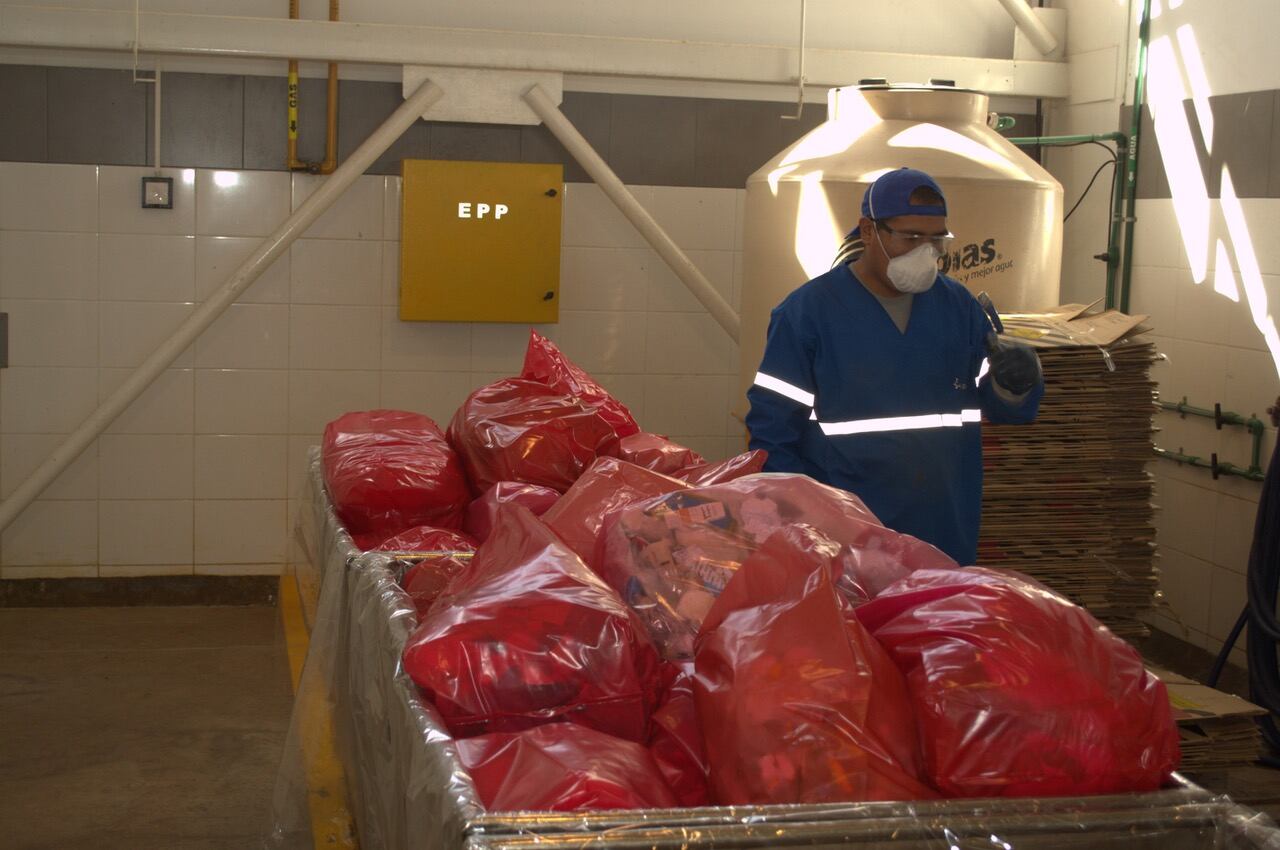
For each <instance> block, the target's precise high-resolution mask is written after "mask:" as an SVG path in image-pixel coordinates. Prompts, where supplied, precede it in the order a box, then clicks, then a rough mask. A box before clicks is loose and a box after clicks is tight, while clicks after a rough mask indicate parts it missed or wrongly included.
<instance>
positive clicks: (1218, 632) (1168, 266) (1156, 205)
mask: <svg viewBox="0 0 1280 850" xmlns="http://www.w3.org/2000/svg"><path fill="white" fill-rule="evenodd" d="M1241 205H1242V208H1243V212H1244V217H1245V220H1246V222H1247V224H1248V229H1249V230H1250V232H1251V234H1253V237H1252V239H1251V242H1252V246H1251V247H1252V251H1246V252H1244V254H1245V256H1247V255H1248V254H1249V253H1252V254H1253V255H1255V256H1256V257H1257V271H1258V274H1257V275H1256V276H1254V275H1253V274H1252V272H1251V271H1250V269H1251V268H1252V266H1253V263H1252V262H1250V261H1248V260H1247V259H1246V260H1245V262H1244V265H1245V267H1246V272H1245V273H1243V274H1242V273H1241V270H1240V266H1241V262H1240V257H1239V253H1241V252H1237V251H1235V250H1227V251H1226V252H1225V253H1224V254H1223V255H1222V257H1221V258H1220V257H1219V255H1218V252H1217V251H1216V250H1213V251H1209V252H1208V256H1209V270H1208V273H1207V275H1206V276H1205V280H1204V281H1203V282H1201V283H1196V281H1195V275H1194V274H1193V273H1192V270H1191V266H1192V263H1191V261H1190V260H1189V258H1188V255H1189V253H1196V251H1197V249H1196V248H1194V247H1193V248H1192V249H1191V250H1190V251H1188V249H1187V248H1186V247H1185V246H1184V244H1183V239H1182V237H1181V235H1180V231H1179V229H1178V227H1177V223H1176V216H1175V214H1174V201H1172V200H1144V201H1139V202H1138V210H1137V212H1138V215H1137V220H1138V230H1137V234H1136V236H1135V253H1134V257H1135V262H1136V263H1137V265H1136V266H1135V268H1134V273H1133V295H1132V304H1131V307H1132V310H1133V311H1134V312H1135V313H1146V314H1149V315H1150V316H1151V317H1152V319H1151V323H1152V325H1153V326H1154V328H1155V329H1156V334H1157V335H1156V341H1157V342H1158V343H1159V346H1160V350H1161V351H1162V352H1164V354H1165V355H1166V356H1167V360H1166V361H1165V362H1164V363H1162V364H1160V365H1158V366H1157V367H1156V371H1155V375H1156V378H1157V379H1158V380H1159V382H1160V393H1161V397H1162V398H1163V399H1165V400H1169V401H1179V400H1181V399H1182V398H1183V397H1184V396H1185V397H1186V398H1187V400H1188V401H1189V402H1190V403H1192V404H1194V405H1196V406H1198V407H1205V408H1212V407H1213V405H1214V403H1215V402H1216V403H1220V404H1222V406H1223V409H1224V410H1230V411H1234V412H1236V413H1240V414H1243V415H1245V416H1249V415H1256V416H1258V417H1259V418H1260V419H1263V420H1264V421H1266V422H1267V426H1268V427H1267V430H1266V434H1265V436H1264V438H1263V442H1262V457H1261V463H1262V466H1263V468H1264V469H1265V468H1266V466H1267V464H1268V463H1269V461H1270V458H1271V453H1272V450H1273V449H1274V447H1275V443H1276V432H1275V429H1273V428H1272V427H1270V421H1269V419H1268V418H1267V416H1266V408H1267V407H1268V406H1270V405H1272V404H1274V403H1275V401H1276V396H1277V395H1278V394H1280V377H1278V375H1277V361H1276V358H1275V357H1273V354H1272V352H1271V351H1270V350H1269V349H1268V346H1267V342H1266V340H1265V338H1264V336H1263V334H1262V332H1261V331H1259V329H1258V328H1257V326H1256V324H1255V322H1254V319H1253V313H1252V311H1251V309H1250V300H1251V299H1250V294H1249V292H1248V291H1247V290H1246V282H1247V281H1251V282H1252V285H1253V287H1254V289H1253V296H1252V300H1253V302H1254V303H1258V302H1259V300H1260V299H1263V298H1265V299H1266V302H1267V304H1268V305H1270V306H1269V307H1267V308H1265V309H1264V310H1263V311H1262V312H1263V315H1264V316H1265V317H1266V320H1267V321H1274V315H1275V314H1276V313H1277V312H1278V311H1276V306H1275V305H1277V304H1280V251H1277V250H1276V246H1275V241H1274V240H1273V239H1271V238H1270V237H1269V236H1268V235H1267V234H1269V233H1270V232H1271V230H1270V228H1269V223H1270V222H1273V221H1275V220H1276V218H1277V216H1280V200H1265V199H1254V200H1245V201H1242V202H1241ZM1210 207H1211V209H1210V220H1211V221H1215V222H1218V223H1219V226H1214V227H1211V229H1210V230H1209V231H1208V232H1207V233H1205V234H1204V238H1205V239H1206V241H1207V242H1208V244H1210V245H1216V240H1217V238H1218V235H1219V234H1224V233H1225V229H1223V228H1222V227H1221V226H1220V223H1221V205H1220V204H1219V202H1217V201H1210ZM1196 232H1197V233H1199V231H1196ZM1227 244H1233V243H1230V242H1229V241H1228V242H1227ZM1223 259H1225V262H1224V261H1223ZM1215 280H1218V281H1221V282H1222V284H1223V286H1222V288H1223V289H1229V288H1230V287H1228V286H1226V281H1227V280H1232V281H1233V282H1234V285H1235V287H1236V291H1237V293H1238V295H1239V300H1238V301H1237V300H1232V299H1231V298H1229V297H1227V296H1226V295H1223V294H1220V293H1219V292H1217V291H1215V283H1214V282H1215ZM1157 426H1158V427H1159V428H1160V433H1159V434H1158V435H1157V437H1156V441H1157V443H1158V444H1159V445H1161V446H1162V447H1164V448H1168V449H1182V450H1183V451H1185V452H1186V453H1187V454H1192V455H1199V456H1201V457H1204V458H1206V459H1207V458H1208V457H1209V456H1210V455H1211V454H1212V453H1214V452H1217V453H1218V456H1219V459H1220V460H1224V461H1230V462H1232V463H1235V464H1238V465H1242V466H1247V465H1248V464H1249V462H1250V452H1251V449H1252V441H1251V440H1250V438H1249V436H1248V434H1247V433H1246V432H1245V430H1244V429H1242V428H1238V427H1232V426H1225V427H1224V428H1223V429H1222V430H1221V431H1219V430H1217V429H1216V428H1215V427H1214V423H1213V422H1212V420H1208V419H1203V418H1197V417H1191V416H1188V417H1185V418H1183V417H1180V416H1178V415H1177V414H1176V413H1170V412H1164V413H1161V414H1160V415H1159V416H1158V417H1157ZM1152 469H1153V470H1154V472H1155V473H1156V481H1157V501H1158V503H1159V505H1160V507H1161V512H1160V515H1159V519H1158V522H1159V535H1158V540H1159V544H1160V552H1161V570H1162V587H1163V590H1164V593H1165V597H1166V600H1167V601H1168V603H1169V605H1168V607H1167V608H1166V609H1164V610H1163V611H1162V612H1160V613H1157V614H1156V615H1155V616H1153V618H1152V620H1151V622H1152V624H1153V625H1156V626H1157V627H1158V628H1161V629H1163V630H1165V631H1168V632H1170V633H1172V634H1175V635H1179V636H1182V637H1184V638H1185V639H1187V640H1190V641H1191V642H1193V643H1196V644H1198V645H1200V646H1203V647H1205V648H1207V649H1210V650H1214V651H1216V650H1217V649H1218V648H1219V647H1220V646H1221V645H1222V642H1223V640H1225V638H1226V637H1227V635H1228V633H1229V632H1230V631H1231V627H1232V626H1233V625H1234V624H1235V620H1236V617H1237V616H1238V615H1239V613H1240V609H1241V608H1242V607H1243V606H1244V603H1245V580H1244V576H1245V572H1246V569H1247V566H1248V558H1249V546H1250V541H1251V539H1252V537H1253V523H1254V518H1255V515H1256V512H1257V505H1258V496H1259V493H1260V490H1261V485H1260V484H1259V483H1256V482H1253V481H1247V480H1244V479H1241V478H1228V477H1223V478H1220V479H1219V480H1217V481H1214V480H1213V478H1212V476H1211V475H1210V474H1209V472H1208V471H1207V470H1204V469H1195V468H1192V467H1187V466H1179V465H1177V464H1174V463H1170V462H1167V461H1160V462H1157V463H1155V464H1153V466H1152ZM1237 646H1238V649H1237V651H1236V653H1235V655H1234V660H1235V661H1236V662H1237V663H1240V664H1243V662H1244V659H1243V652H1242V648H1243V646H1244V641H1243V640H1241V641H1240V642H1238V644H1237Z"/></svg>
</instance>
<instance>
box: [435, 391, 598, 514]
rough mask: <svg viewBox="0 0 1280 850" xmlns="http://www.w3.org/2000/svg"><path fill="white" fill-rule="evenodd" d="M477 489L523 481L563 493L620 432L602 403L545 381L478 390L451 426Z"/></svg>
mask: <svg viewBox="0 0 1280 850" xmlns="http://www.w3.org/2000/svg"><path fill="white" fill-rule="evenodd" d="M449 442H450V443H451V444H452V445H453V447H454V448H455V449H457V451H458V455H459V456H460V457H461V458H462V462H463V464H464V465H465V467H466V470H467V476H468V478H470V480H471V486H472V487H473V488H474V490H475V491H476V492H477V493H484V492H485V491H486V490H488V489H489V488H490V487H492V486H493V485H495V484H497V483H498V482H500V481H518V482H521V483H524V484H536V485H540V486H543V487H549V488H551V489H552V490H555V491H557V492H560V493H563V492H564V491H565V490H568V489H569V487H570V486H572V485H573V482H574V481H577V480H578V476H579V475H581V474H582V473H583V471H584V470H585V469H586V468H587V467H588V466H590V465H591V462H592V461H594V460H595V459H596V456H597V455H601V454H604V455H609V454H612V453H613V452H614V451H616V450H617V447H618V435H617V433H616V432H615V431H614V430H613V426H612V425H611V424H610V423H609V421H608V419H607V418H606V417H605V416H603V415H601V410H600V407H599V406H598V405H593V404H590V403H588V402H586V401H583V400H582V399H581V398H578V397H577V396H571V395H564V394H563V393H560V392H558V391H556V390H554V389H552V388H551V387H548V386H547V385H546V384H540V383H538V382H536V381H525V380H520V379H518V378H508V379H506V380H502V381H497V382H496V383H492V384H489V385H488V386H486V387H481V388H480V389H478V390H476V391H475V392H473V393H472V394H471V395H470V396H469V397H468V398H467V400H466V401H465V402H463V404H462V407H460V408H458V411H457V412H456V413H455V414H454V415H453V421H452V422H450V423H449Z"/></svg>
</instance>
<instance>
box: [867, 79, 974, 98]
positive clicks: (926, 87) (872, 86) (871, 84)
mask: <svg viewBox="0 0 1280 850" xmlns="http://www.w3.org/2000/svg"><path fill="white" fill-rule="evenodd" d="M846 88H851V89H856V90H857V91H947V92H964V93H966V94H986V92H984V91H980V90H978V89H962V88H957V87H956V81H955V80H943V79H939V78H937V77H934V78H933V79H931V80H929V82H927V83H891V82H889V81H888V80H887V79H886V78H884V77H864V78H863V79H861V80H858V84H857V85H855V86H847V87H846Z"/></svg>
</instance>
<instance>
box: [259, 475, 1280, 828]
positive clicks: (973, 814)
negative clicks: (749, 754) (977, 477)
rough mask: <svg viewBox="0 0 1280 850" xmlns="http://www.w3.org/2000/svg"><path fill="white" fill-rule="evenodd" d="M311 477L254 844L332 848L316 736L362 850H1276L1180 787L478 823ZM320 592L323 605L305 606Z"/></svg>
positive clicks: (377, 559) (1223, 805) (363, 565)
mask: <svg viewBox="0 0 1280 850" xmlns="http://www.w3.org/2000/svg"><path fill="white" fill-rule="evenodd" d="M311 480H312V482H313V485H314V486H313V487H312V488H311V502H310V505H311V509H310V510H304V511H303V512H302V515H301V518H300V522H299V529H298V530H299V536H300V538H301V543H302V547H303V549H304V550H305V553H306V556H307V558H306V560H304V562H302V563H300V564H299V565H298V572H297V575H296V579H297V581H298V584H299V586H300V587H302V588H303V593H302V595H303V603H304V604H303V610H304V612H306V614H307V621H308V624H309V625H310V632H311V634H310V648H309V651H308V653H307V659H306V664H305V666H304V667H303V670H302V678H301V683H300V684H299V686H298V690H297V694H298V695H297V699H296V700H295V703H294V712H293V717H292V720H291V721H290V726H289V733H288V735H287V737H286V742H285V752H284V757H283V759H282V761H281V765H280V771H279V774H278V777H277V782H276V790H275V794H274V796H273V805H272V811H271V817H270V819H269V822H268V823H267V824H266V827H265V829H264V831H263V841H262V843H261V846H263V847H266V848H272V850H313V848H314V847H316V846H319V845H318V843H317V842H324V846H341V845H340V843H338V842H335V841H328V840H327V839H326V838H325V837H323V836H326V835H328V834H330V832H333V831H337V830H336V827H335V821H336V820H337V818H338V815H337V814H332V813H328V810H326V809H323V808H309V805H312V804H316V805H323V804H324V803H326V802H331V800H330V799H329V798H327V797H319V796H317V786H316V785H315V784H314V782H313V780H314V771H313V767H314V764H315V749H316V747H317V744H318V742H320V741H321V740H322V738H323V737H324V730H326V729H333V730H337V731H338V732H339V734H338V738H339V739H340V740H341V741H342V746H341V747H340V748H339V749H340V754H341V762H342V763H344V764H345V765H346V777H345V787H346V788H347V789H348V792H349V794H350V801H351V804H352V813H353V814H354V816H355V817H354V820H355V822H356V824H357V825H358V828H359V838H360V846H361V847H362V848H365V850H379V848H396V850H464V848H465V850H529V848H530V847H533V846H535V845H536V846H537V847H538V848H539V850H584V848H587V847H598V848H616V850H623V848H628V849H629V850H634V848H641V847H643V848H654V849H655V850H689V848H713V847H719V848H723V847H766V846H767V847H810V848H812V847H815V846H819V847H829V846H835V845H852V846H857V847H868V848H872V847H874V848H877V850H890V848H892V850H954V848H963V850H976V848H984V850H991V848H992V847H998V848H1001V850H1085V849H1086V848H1090V849H1092V848H1107V850H1193V848H1196V850H1198V848H1219V849H1220V850H1261V848H1267V850H1280V838H1278V837H1277V832H1276V830H1275V829H1274V825H1273V824H1272V823H1271V821H1270V819H1269V818H1267V817H1265V816H1264V815H1260V814H1258V813H1257V812H1254V811H1251V810H1249V809H1247V808H1244V807H1241V806H1237V805H1235V804H1234V803H1232V802H1231V801H1230V800H1228V799H1226V798H1224V797H1216V796H1214V795H1212V794H1209V793H1208V792H1206V791H1204V790H1203V789H1200V788H1198V787H1196V786H1195V785H1193V784H1191V783H1188V782H1187V781H1186V780H1185V779H1182V778H1181V777H1180V776H1178V775H1176V774H1175V775H1174V776H1173V777H1172V778H1171V780H1170V783H1171V785H1170V787H1169V788H1167V789H1164V790H1161V791H1156V792H1151V793H1140V794H1115V795H1098V796H1089V797H1060V798H1021V799H1011V798H1005V799H997V800H933V801H928V800H926V801H914V802H892V803H883V802H881V803H835V804H814V805H787V806H735V807H711V808H697V809H687V808H686V809H639V810H630V811H619V812H564V813H559V812H551V811H541V812H523V813H510V812H509V813H489V812H486V811H485V810H484V807H483V806H482V805H481V803H480V799H479V797H478V795H477V793H476V790H475V787H474V785H473V783H472V781H471V778H470V776H469V775H468V773H467V771H466V770H465V769H464V768H463V767H462V766H461V763H460V761H459V758H458V753H457V749H456V745H455V743H454V742H453V741H452V740H451V739H450V738H449V736H448V735H447V733H446V732H445V730H444V726H443V723H442V721H441V720H440V718H439V715H438V714H437V713H436V711H435V709H434V707H432V706H431V705H430V704H429V703H427V702H426V701H425V700H423V699H422V697H421V695H420V694H419V692H418V689H417V688H416V687H414V686H413V685H412V683H411V682H409V681H408V679H407V678H406V677H405V676H404V674H403V671H402V670H400V668H399V661H400V656H401V652H402V650H403V647H404V642H405V639H406V638H407V636H408V634H409V632H410V631H411V629H412V623H413V620H414V616H415V615H414V613H413V606H412V604H411V603H410V601H409V598H408V596H407V595H406V594H405V593H404V592H403V591H402V590H401V589H400V588H399V587H398V586H397V584H396V574H397V573H398V572H399V571H400V570H401V569H402V568H403V565H402V564H400V563H399V562H397V561H396V560H395V559H393V558H389V557H387V556H384V555H378V554H375V553H368V554H362V553H360V552H359V550H357V549H356V548H355V547H354V546H353V544H352V541H351V539H350V537H349V536H348V535H347V534H346V532H345V531H343V529H342V528H341V525H340V523H339V522H338V521H337V518H336V516H335V515H334V513H333V509H332V507H331V505H330V503H329V502H328V500H327V498H326V497H325V494H324V492H323V488H322V486H321V483H320V482H321V471H320V465H319V462H318V460H317V461H314V462H313V465H312V478H311ZM321 577H323V580H321ZM316 587H318V588H319V590H320V594H319V596H320V598H319V604H318V606H317V605H315V604H313V603H312V602H311V601H310V597H309V589H314V588H316ZM330 737H332V736H330ZM357 740H359V741H361V743H360V744H359V749H358V750H357V749H356V748H355V746H354V744H355V741H357ZM357 752H359V753H361V754H362V755H359V756H357V755H355V754H356V753H357ZM375 801H376V804H375ZM326 830H329V831H330V832H325V831H326Z"/></svg>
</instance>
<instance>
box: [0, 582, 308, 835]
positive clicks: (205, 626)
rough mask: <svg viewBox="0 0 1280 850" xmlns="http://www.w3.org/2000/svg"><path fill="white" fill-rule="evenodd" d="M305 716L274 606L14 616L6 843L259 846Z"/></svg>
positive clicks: (0, 748) (0, 750) (0, 797)
mask: <svg viewBox="0 0 1280 850" xmlns="http://www.w3.org/2000/svg"><path fill="white" fill-rule="evenodd" d="M291 706H292V693H291V689H290V685H289V664H288V658H287V656H286V654H285V645H284V638H283V634H282V630H281V627H280V612H279V610H277V609H276V608H274V607H266V606H262V607H242V608H195V607H166V608H149V607H147V608H136V607H129V608H61V609H49V608H43V609H32V608H25V609H23V608H7V609H4V608H0V824H2V825H3V826H0V834H2V835H3V837H0V844H2V845H3V846H4V847H6V848H22V850H46V848H47V850H53V848H57V849H58V850H64V848H67V850H70V848H95V850H114V848H121V850H124V848H129V850H153V848H154V850H160V848H164V849H165V850H178V848H181V850H232V848H235V850H244V848H249V847H254V846H256V845H257V842H258V840H259V837H260V835H261V834H262V831H263V829H264V827H265V826H266V823H267V816H268V806H269V803H270V799H271V789H272V785H273V783H274V780H275V774H276V769H277V767H278V762H279V759H280V754H281V750H282V747H283V743H284V736H285V732H286V731H287V729H288V725H289V712H290V709H291Z"/></svg>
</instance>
